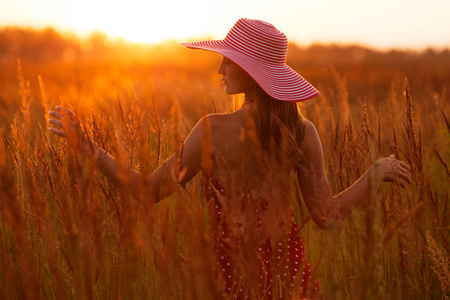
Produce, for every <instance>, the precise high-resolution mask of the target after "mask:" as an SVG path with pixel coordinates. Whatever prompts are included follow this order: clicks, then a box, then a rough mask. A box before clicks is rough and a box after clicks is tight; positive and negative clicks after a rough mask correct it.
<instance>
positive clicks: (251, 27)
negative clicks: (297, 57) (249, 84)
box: [180, 18, 320, 102]
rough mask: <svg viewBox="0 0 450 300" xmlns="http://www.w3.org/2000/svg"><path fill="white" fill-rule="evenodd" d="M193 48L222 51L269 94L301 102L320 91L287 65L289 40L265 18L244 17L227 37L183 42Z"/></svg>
mask: <svg viewBox="0 0 450 300" xmlns="http://www.w3.org/2000/svg"><path fill="white" fill-rule="evenodd" d="M180 44H181V45H183V46H185V47H187V48H190V49H201V50H206V51H211V52H215V53H218V54H221V55H223V56H225V57H227V58H229V59H231V60H232V61H233V62H235V63H236V64H237V65H239V66H240V67H241V68H242V69H244V70H245V71H246V72H247V73H248V74H249V75H250V76H251V77H252V78H253V79H254V80H255V81H256V82H257V83H258V84H259V86H261V88H262V89H263V90H264V91H265V92H266V93H267V94H269V96H271V97H273V98H275V99H277V100H281V101H290V102H299V101H305V100H308V99H311V98H313V97H315V96H317V95H319V94H320V93H319V91H317V89H316V88H315V87H314V86H312V85H311V84H310V83H309V82H308V81H306V80H305V79H304V78H303V77H302V76H300V74H298V73H297V72H296V71H294V70H293V69H292V68H290V67H289V66H288V65H286V54H287V48H288V40H287V38H286V36H285V35H284V33H282V32H281V31H279V30H278V29H277V28H275V26H273V25H272V24H270V23H267V22H265V21H261V20H253V19H246V18H242V19H239V20H238V21H237V22H236V24H234V26H233V27H232V28H231V30H230V31H229V32H228V34H227V35H226V37H225V39H223V40H210V41H199V42H182V43H180Z"/></svg>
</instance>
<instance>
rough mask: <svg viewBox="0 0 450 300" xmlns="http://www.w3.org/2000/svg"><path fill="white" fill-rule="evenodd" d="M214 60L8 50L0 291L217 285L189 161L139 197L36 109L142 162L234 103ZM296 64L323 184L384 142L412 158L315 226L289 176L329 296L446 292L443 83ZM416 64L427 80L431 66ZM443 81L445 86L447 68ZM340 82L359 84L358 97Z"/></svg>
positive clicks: (441, 295)
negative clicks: (347, 209) (57, 58)
mask: <svg viewBox="0 0 450 300" xmlns="http://www.w3.org/2000/svg"><path fill="white" fill-rule="evenodd" d="M193 58H195V55H194V56H193ZM293 59H294V60H295V57H293ZM175 62H176V60H175ZM214 62H215V61H214V60H213V59H211V60H208V61H206V62H203V64H201V68H200V69H201V71H195V69H196V68H197V67H198V66H199V61H198V60H195V59H194V62H193V63H192V64H189V63H188V62H187V61H183V62H181V61H178V65H177V64H176V63H173V64H171V65H170V67H168V68H169V70H170V71H167V72H169V73H167V72H166V73H164V72H160V71H159V69H158V68H159V67H156V66H152V67H150V68H147V69H146V68H145V67H142V69H139V68H140V67H139V66H137V65H133V64H130V65H127V66H117V67H116V66H114V65H111V66H107V65H92V66H91V67H92V70H90V69H89V68H87V67H85V66H75V65H67V66H65V67H64V68H67V69H66V72H68V73H67V75H66V77H65V78H63V79H62V78H59V77H58V76H59V74H61V72H62V71H63V70H61V69H60V68H63V67H58V66H55V65H51V66H48V65H40V64H34V63H33V64H31V63H30V66H28V65H27V64H22V63H21V62H20V61H19V62H18V64H17V71H14V72H11V74H9V76H14V77H15V78H17V79H16V80H15V83H10V84H9V85H8V86H7V88H8V89H16V92H17V93H16V94H15V95H12V94H11V96H10V98H4V99H6V100H5V101H6V102H7V103H8V104H10V107H14V106H16V107H17V109H15V110H14V118H13V119H12V120H11V122H10V123H8V127H4V128H2V140H3V142H1V143H0V177H1V181H0V187H1V188H0V199H1V201H0V236H1V237H0V298H1V299H48V298H54V299H120V298H124V299H220V298H222V297H223V294H222V290H221V286H220V285H219V284H217V282H216V279H215V275H214V274H215V272H214V268H215V261H214V255H213V253H212V248H211V240H210V235H209V231H208V230H209V229H208V212H207V206H206V203H205V198H204V195H203V192H202V181H201V179H200V177H199V176H197V177H196V178H194V179H193V180H192V181H191V182H190V183H189V184H188V186H187V187H186V188H181V187H180V188H179V189H178V190H177V192H176V193H175V194H174V195H172V196H171V197H170V198H168V199H167V200H165V201H164V202H162V203H159V204H156V205H155V204H151V203H143V204H138V203H136V202H135V201H133V199H131V197H130V194H129V192H128V191H127V188H126V185H125V186H123V187H121V188H118V187H115V186H112V185H111V184H110V183H109V182H108V181H107V180H106V179H105V178H104V177H103V175H102V174H101V173H99V171H98V170H96V168H95V158H90V159H89V158H86V157H84V156H82V155H80V152H81V149H79V147H78V146H77V144H76V143H69V144H68V143H67V142H66V141H65V140H61V139H58V138H57V137H55V136H52V135H50V134H49V133H48V132H47V131H46V130H45V127H46V126H47V125H46V123H45V119H46V118H47V117H48V116H47V115H46V111H47V110H48V109H49V108H51V107H53V106H54V105H57V104H63V105H65V106H67V107H70V108H72V109H73V110H74V111H76V113H77V115H78V116H79V117H80V118H81V120H83V124H84V127H83V130H85V131H86V133H88V134H89V135H90V136H91V137H92V139H93V140H94V141H95V142H97V143H98V144H99V145H101V146H102V147H103V148H104V149H106V150H107V151H109V152H111V153H112V154H113V155H114V156H116V157H117V158H118V159H119V160H121V161H122V162H123V165H126V166H130V167H133V168H135V169H138V170H140V171H141V172H143V173H145V174H148V173H151V172H152V171H153V170H154V169H155V168H156V167H157V166H159V165H160V164H161V162H162V161H163V160H164V159H165V158H167V157H168V156H169V155H170V154H171V153H172V152H173V151H175V150H176V149H177V148H178V147H179V146H180V142H181V141H182V140H183V139H184V138H185V137H186V136H187V134H188V133H189V131H190V130H191V128H192V127H193V125H194V124H195V122H196V121H197V120H198V119H199V118H200V117H201V116H202V115H204V114H206V113H209V112H212V111H218V112H226V111H231V110H232V109H233V107H236V105H235V103H233V101H231V100H230V99H228V98H225V97H224V96H223V94H222V93H221V92H220V89H221V87H220V85H218V84H216V83H214V79H212V78H213V77H212V76H213V75H212V74H213V72H214V67H213V63H214ZM308 70H309V69H308ZM308 70H307V71H306V74H305V73H304V76H305V77H306V78H309V76H308V72H311V74H310V75H311V77H312V78H314V80H315V81H316V82H314V84H315V85H317V86H318V87H319V88H320V90H321V92H322V95H321V96H320V97H319V98H317V99H314V100H310V101H308V102H306V103H305V106H304V109H305V115H306V117H307V118H308V119H310V120H311V121H312V122H313V123H314V124H315V125H316V126H317V128H318V131H319V134H320V136H321V139H322V143H323V148H324V155H325V162H326V170H327V173H328V177H329V180H330V183H331V186H332V189H333V191H334V192H335V193H337V192H339V191H341V190H342V189H345V188H346V187H348V186H349V185H350V184H352V183H353V182H354V181H355V180H356V179H357V178H358V177H359V176H361V175H362V174H363V173H364V172H365V170H366V169H367V168H368V167H369V166H370V165H371V164H372V163H373V162H374V161H376V159H378V158H380V157H383V156H387V155H390V154H391V153H394V154H395V155H396V156H397V157H398V158H400V159H402V160H404V161H406V162H407V163H408V164H409V165H410V166H411V167H412V183H411V185H410V186H409V187H408V188H407V189H402V188H401V187H400V186H399V184H398V182H394V183H393V184H383V186H382V187H381V188H379V189H377V190H373V191H372V193H371V195H370V197H368V198H367V199H366V200H365V201H364V202H363V203H362V205H360V206H359V207H358V208H357V209H356V210H355V211H354V212H353V213H352V214H351V215H350V217H349V218H348V219H347V220H345V221H344V222H343V224H341V226H339V227H337V228H334V229H332V230H327V231H321V230H319V229H318V228H317V226H316V225H315V224H313V222H311V221H308V220H309V219H308V213H307V210H306V207H305V206H304V204H302V202H301V201H299V202H298V201H297V200H298V199H299V198H301V195H300V193H299V191H298V189H294V190H293V193H292V199H291V200H292V205H293V207H294V211H295V216H294V218H295V220H296V222H297V224H302V225H304V226H303V227H302V230H301V232H300V234H301V236H302V238H303V239H304V242H305V245H306V247H307V251H308V255H309V258H310V261H311V263H312V265H313V268H314V269H315V271H316V272H317V273H318V276H319V279H320V280H321V284H322V286H323V289H324V292H325V295H326V296H327V298H328V299H447V298H448V297H449V295H450V294H449V293H450V292H449V291H450V280H449V278H450V273H449V257H450V254H449V253H450V246H449V239H450V236H449V226H450V218H449V215H450V213H449V210H450V205H449V203H448V202H449V201H448V200H449V187H448V186H449V185H448V184H449V181H450V173H449V164H450V148H449V147H448V146H449V141H450V126H449V121H448V117H449V109H450V107H449V105H448V96H447V95H446V94H445V89H444V90H438V91H436V90H434V89H433V88H432V87H430V86H427V87H423V86H418V85H414V84H411V86H410V85H409V84H408V81H407V80H406V79H405V78H402V77H399V76H396V75H392V74H382V73H374V75H373V76H376V77H377V78H378V77H382V76H384V77H383V80H384V81H388V82H389V85H388V87H390V89H389V88H388V89H387V90H386V92H385V93H384V95H383V96H378V95H379V94H378V93H371V92H370V91H371V90H375V89H378V88H380V89H381V88H385V87H386V86H385V85H382V84H381V83H379V82H378V81H377V82H376V83H374V85H371V84H368V83H367V82H357V81H349V80H348V78H346V75H345V72H344V74H342V73H340V71H339V70H338V69H334V68H331V67H325V68H324V69H322V71H323V72H322V75H320V76H319V75H317V74H316V73H314V72H315V71H313V70H312V69H311V70H309V71H308ZM368 72H370V71H368ZM374 72H376V71H374ZM378 72H379V71H378ZM428 72H432V70H429V71H428ZM136 73H137V74H139V76H140V77H139V76H137V75H136ZM27 74H30V75H27ZM39 74H41V75H39ZM148 74H150V75H148ZM349 76H350V75H349ZM424 76H425V75H424ZM427 76H431V77H430V78H425V79H423V80H424V81H426V80H432V74H431V75H427ZM439 80H447V81H445V82H444V86H449V85H448V84H449V82H448V78H447V79H444V78H441V77H439ZM414 81H416V82H417V81H418V80H417V79H415V80H414ZM11 82H12V81H11ZM351 85H356V86H357V87H358V88H359V89H360V90H367V91H368V94H367V95H363V96H362V97H360V96H355V94H354V93H351V92H350V91H349V86H351ZM418 90H421V91H420V92H418ZM414 95H418V96H417V97H416V96H414ZM431 99H432V100H433V101H434V102H431Z"/></svg>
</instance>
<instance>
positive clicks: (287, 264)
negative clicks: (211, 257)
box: [204, 171, 324, 299]
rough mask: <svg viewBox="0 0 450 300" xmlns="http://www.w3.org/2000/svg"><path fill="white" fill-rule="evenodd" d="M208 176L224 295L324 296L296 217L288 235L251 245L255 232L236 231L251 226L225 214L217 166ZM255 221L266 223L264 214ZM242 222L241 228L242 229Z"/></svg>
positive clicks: (260, 297) (207, 194) (206, 179)
mask: <svg viewBox="0 0 450 300" xmlns="http://www.w3.org/2000/svg"><path fill="white" fill-rule="evenodd" d="M204 179H205V195H206V198H207V200H208V208H209V215H210V225H211V236H212V239H213V247H214V249H215V251H216V255H217V266H216V267H217V276H218V278H217V280H218V285H219V286H220V287H222V288H223V290H224V298H228V299H273V298H275V299H300V298H307V299H324V298H323V296H322V292H321V288H320V284H319V281H318V279H317V277H316V276H315V275H314V273H313V271H312V268H311V265H310V263H309V261H308V259H307V256H306V253H305V246H304V245H303V242H302V239H301V238H300V236H299V235H298V228H297V225H296V224H295V223H294V222H293V221H292V220H290V227H289V230H288V234H287V235H286V236H285V238H283V239H282V240H278V241H273V240H269V239H264V238H262V239H258V240H251V239H250V240H251V241H254V242H253V244H252V245H251V246H250V247H246V245H248V240H249V238H246V237H245V234H244V235H240V234H236V232H241V231H242V232H245V231H246V230H245V228H240V227H239V226H238V225H236V221H235V220H231V219H230V218H228V216H224V215H223V206H222V204H221V201H220V198H221V195H225V190H224V187H223V186H222V185H221V183H220V182H219V181H218V180H217V179H216V178H215V177H214V176H213V175H212V172H205V171H204ZM242 196H243V195H242ZM267 206H268V203H267V201H263V202H262V204H261V205H258V206H257V207H256V209H255V216H258V214H260V213H261V212H262V211H263V210H264V209H265V208H266V207H267ZM255 222H256V223H259V224H261V219H259V218H258V217H256V219H255ZM236 228H239V229H238V230H237V231H236ZM246 243H247V244H246ZM245 248H250V249H251V250H250V251H253V253H250V254H249V255H247V256H245V253H246V249H245ZM247 252H248V251H247ZM243 253H244V255H243ZM247 254H248V253H247ZM243 257H244V258H243Z"/></svg>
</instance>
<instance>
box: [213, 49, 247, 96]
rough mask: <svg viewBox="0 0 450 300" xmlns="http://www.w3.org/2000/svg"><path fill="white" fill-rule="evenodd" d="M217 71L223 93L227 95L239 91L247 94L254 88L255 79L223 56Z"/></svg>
mask: <svg viewBox="0 0 450 300" xmlns="http://www.w3.org/2000/svg"><path fill="white" fill-rule="evenodd" d="M217 73H219V74H221V75H222V81H223V83H224V85H225V93H227V94H228V95H233V94H240V93H245V94H248V93H252V92H254V90H255V80H254V79H253V78H252V77H251V76H250V75H248V73H247V72H245V71H244V70H243V69H242V68H241V67H239V66H238V65H237V64H235V63H234V62H233V61H231V60H230V59H229V58H227V57H225V56H224V57H223V60H222V63H221V64H220V66H219V69H218V70H217Z"/></svg>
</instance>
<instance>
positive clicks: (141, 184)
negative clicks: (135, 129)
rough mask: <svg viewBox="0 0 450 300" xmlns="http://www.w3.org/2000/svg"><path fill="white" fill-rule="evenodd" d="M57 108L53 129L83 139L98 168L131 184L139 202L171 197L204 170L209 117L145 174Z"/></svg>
mask: <svg viewBox="0 0 450 300" xmlns="http://www.w3.org/2000/svg"><path fill="white" fill-rule="evenodd" d="M56 110H57V111H50V112H49V114H50V115H51V116H52V117H53V118H51V119H49V120H48V121H49V123H50V124H52V125H53V126H54V127H50V128H49V130H50V131H51V132H52V133H54V134H56V135H58V136H61V137H63V138H65V139H68V140H71V139H72V140H73V139H75V140H77V141H80V143H81V148H82V149H84V151H88V154H89V155H88V157H92V158H94V159H96V164H97V167H98V169H99V170H100V171H101V172H102V173H103V174H104V175H105V176H106V177H107V178H108V180H109V181H111V182H112V183H113V184H115V185H118V186H126V187H128V188H129V189H130V191H131V194H132V197H133V198H134V199H136V200H137V201H142V200H143V199H148V198H151V199H154V201H155V202H158V201H161V200H163V199H165V198H166V197H168V196H170V195H171V194H172V193H173V192H174V191H175V190H176V188H177V185H178V184H181V185H184V184H186V183H187V182H188V181H189V180H191V179H192V178H193V177H194V176H195V175H196V174H197V173H198V172H199V170H200V167H201V158H202V143H203V139H202V137H203V136H204V131H205V126H206V124H208V122H207V121H206V119H207V118H206V117H205V118H203V119H202V120H200V121H199V122H198V123H197V125H196V126H195V127H194V129H193V130H192V132H191V133H190V134H189V135H188V137H187V138H186V140H185V141H184V143H183V147H182V148H180V149H179V150H178V151H177V152H175V153H174V154H172V155H171V156H170V157H169V158H168V159H167V160H166V161H165V162H163V163H162V164H161V165H160V166H159V167H158V168H157V169H156V170H155V171H154V172H153V173H152V174H151V175H143V174H141V173H139V172H137V171H135V170H132V169H130V168H127V167H124V166H119V165H118V163H117V161H116V159H115V158H114V157H112V156H111V155H110V154H108V153H107V152H106V151H105V150H103V149H102V148H101V147H100V146H98V145H97V144H96V143H94V142H93V141H92V140H90V139H89V137H87V136H86V135H85V134H84V133H83V131H82V130H81V126H80V121H79V119H78V118H77V117H76V115H75V114H74V113H73V112H72V111H70V110H68V109H65V108H62V107H59V106H57V107H56ZM74 135H75V136H74Z"/></svg>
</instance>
